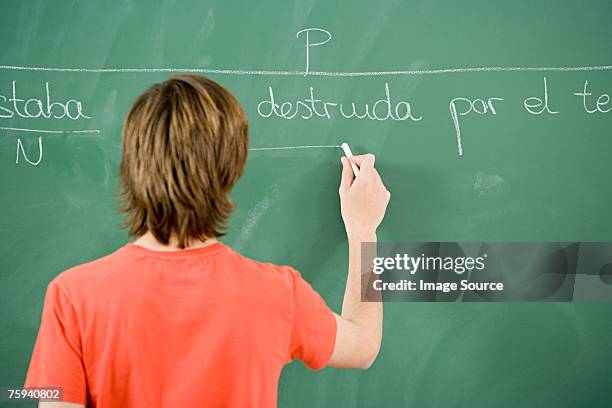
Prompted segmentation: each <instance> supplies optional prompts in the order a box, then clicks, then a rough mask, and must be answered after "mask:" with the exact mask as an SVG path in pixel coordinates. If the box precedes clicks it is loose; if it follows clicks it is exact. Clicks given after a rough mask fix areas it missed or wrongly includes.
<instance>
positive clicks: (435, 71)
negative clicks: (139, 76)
mask: <svg viewBox="0 0 612 408" xmlns="http://www.w3.org/2000/svg"><path fill="white" fill-rule="evenodd" d="M0 70H4V71H43V72H82V73H100V74H103V73H163V72H167V73H181V72H183V73H187V72H192V73H200V74H220V75H254V76H318V77H376V76H398V75H440V74H463V73H470V72H576V71H612V65H594V66H580V67H467V68H441V69H415V70H395V71H360V72H342V71H337V72H334V71H308V72H306V71H274V70H245V69H215V68H197V67H196V68H171V67H169V68H72V67H34V66H20V65H0Z"/></svg>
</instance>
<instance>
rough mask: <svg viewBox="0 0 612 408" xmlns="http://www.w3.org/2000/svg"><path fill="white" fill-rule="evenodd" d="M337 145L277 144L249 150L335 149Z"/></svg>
mask: <svg viewBox="0 0 612 408" xmlns="http://www.w3.org/2000/svg"><path fill="white" fill-rule="evenodd" d="M340 147H341V146H338V145H316V146H279V147H253V148H250V149H249V150H251V151H263V150H295V149H335V148H340Z"/></svg>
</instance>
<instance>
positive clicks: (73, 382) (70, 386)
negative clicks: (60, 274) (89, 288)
mask: <svg viewBox="0 0 612 408" xmlns="http://www.w3.org/2000/svg"><path fill="white" fill-rule="evenodd" d="M25 386H26V387H60V388H62V390H63V395H62V397H63V399H64V401H68V402H76V403H81V404H85V403H86V400H87V382H86V377H85V370H84V368H83V362H82V353H81V339H80V334H79V329H78V325H77V319H76V313H75V310H74V307H73V305H72V303H71V302H70V300H69V299H68V297H67V295H66V294H65V293H64V292H63V291H62V289H61V287H60V286H59V285H58V284H57V283H55V282H51V283H50V284H49V286H48V287H47V294H46V296H45V303H44V306H43V312H42V319H41V323H40V329H39V331H38V338H37V339H36V344H35V346H34V352H33V353H32V358H31V359H30V367H29V369H28V374H27V377H26V382H25Z"/></svg>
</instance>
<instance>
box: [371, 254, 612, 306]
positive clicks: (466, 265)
mask: <svg viewBox="0 0 612 408" xmlns="http://www.w3.org/2000/svg"><path fill="white" fill-rule="evenodd" d="M361 255H362V263H361V265H362V270H361V272H362V300H363V301H369V302H372V301H374V302H375V301H405V302H411V301H412V302H413V301H418V302H455V301H472V302H473V301H556V302H559V301H608V302H609V301H612V243H478V242H469V243H459V242H425V243H364V244H362V254H361Z"/></svg>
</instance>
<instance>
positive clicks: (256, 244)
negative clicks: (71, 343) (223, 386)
mask: <svg viewBox="0 0 612 408" xmlns="http://www.w3.org/2000/svg"><path fill="white" fill-rule="evenodd" d="M0 7H1V10H2V12H0V35H1V38H2V52H1V53H0V65H1V66H0V95H2V96H0V107H2V108H4V109H0V128H1V129H0V136H1V137H0V189H1V191H2V194H1V197H2V198H1V199H2V211H1V212H0V228H1V235H0V236H1V242H2V244H1V245H0V259H1V265H2V266H1V274H0V279H1V282H2V285H0V306H1V307H0V332H1V333H2V335H1V338H0V360H1V361H2V369H1V370H0V386H18V385H20V384H21V382H22V381H23V379H24V376H25V371H26V367H27V364H28V360H29V355H30V353H31V350H32V346H33V342H34V340H35V335H36V331H37V328H38V322H39V318H40V311H41V306H42V300H43V294H44V290H45V287H46V285H47V283H48V282H49V281H50V280H51V279H52V278H53V277H54V276H56V275H57V274H58V273H60V272H61V271H63V270H65V269H66V268H68V267H71V266H73V265H76V264H78V263H81V262H85V261H88V260H91V259H95V258H97V257H100V256H102V255H104V254H107V253H109V252H110V251H112V250H114V249H116V248H118V247H120V246H121V245H123V244H124V243H125V242H126V241H127V240H128V237H127V235H126V233H125V231H123V230H121V229H120V228H119V226H118V225H119V223H120V220H121V218H120V215H119V214H118V212H117V200H116V195H115V194H116V191H117V177H116V176H117V167H118V161H119V158H120V134H121V125H122V120H123V118H124V115H125V113H126V111H127V109H128V108H129V106H130V104H131V103H132V101H133V100H134V98H135V97H136V96H137V95H138V94H140V93H141V92H142V91H143V90H144V89H146V88H147V87H148V86H149V85H151V84H152V83H155V82H159V81H163V80H164V79H166V78H168V77H170V76H171V75H173V74H175V73H178V72H196V73H202V74H206V75H208V76H210V77H211V78H213V79H215V80H217V81H219V82H221V83H223V84H224V85H225V86H227V87H228V88H229V89H230V90H231V91H232V92H234V93H235V94H236V95H237V96H238V97H239V99H240V100H241V101H242V103H243V105H244V107H245V109H246V111H247V113H248V116H249V119H250V124H251V141H252V142H251V147H252V148H253V149H268V148H278V147H297V146H337V145H339V144H340V143H341V142H344V141H347V142H349V143H350V144H351V146H352V148H353V151H354V152H356V153H360V152H372V153H374V154H376V155H377V163H378V166H379V169H380V172H381V174H382V175H383V178H384V180H385V182H386V183H387V184H388V187H389V189H390V191H391V192H392V201H391V204H390V206H389V209H388V214H387V217H386V219H385V221H384V222H383V225H382V226H381V229H380V233H379V238H380V239H381V240H383V241H390V242H393V241H419V242H422V241H467V242H469V241H478V242H482V241H493V242H495V241H501V242H548V241H567V242H580V241H601V242H606V241H610V240H611V239H612V217H611V216H610V203H611V202H612V182H611V181H610V177H609V174H610V157H611V152H612V134H611V129H612V112H610V113H607V110H609V109H610V108H611V107H612V104H610V103H607V104H606V103H605V102H606V98H607V100H608V101H609V97H606V96H604V95H608V94H609V93H610V92H612V66H610V64H612V49H611V47H610V41H609V38H610V33H609V28H610V18H611V17H612V4H611V3H610V2H608V1H604V0H600V1H595V0H593V1H588V2H579V1H552V0H547V1H539V2H531V1H525V0H518V1H514V2H491V1H484V0H478V1H463V2H454V1H447V0H439V1H425V0H420V1H380V2H367V1H361V0H358V1H351V2H326V1H306V2H288V1H277V2H272V1H270V2H234V1H183V2H179V1H169V0H166V1H159V2H155V1H150V0H148V1H130V2H113V3H110V4H109V3H107V2H102V1H95V2H92V1H90V2H72V1H54V2H48V1H43V0H39V1H29V2H11V3H10V4H9V3H5V4H3V5H2V6H0ZM302 30H309V31H302ZM307 34H308V35H309V44H310V46H305V45H308V44H306V36H307ZM318 43H323V44H318ZM317 44H318V45H317ZM307 53H308V59H307ZM311 87H312V92H313V94H312V95H311V93H310V92H311ZM545 87H546V88H545ZM270 90H272V92H273V95H274V98H275V103H277V104H278V105H279V107H278V111H279V112H280V113H278V112H277V113H273V112H270V111H271V109H270V107H271V104H270V103H266V101H270ZM387 90H388V95H389V101H390V102H389V103H390V104H391V105H390V109H388V110H386V109H387V102H386V101H385V100H386V97H387ZM587 94H591V95H587ZM47 97H48V98H49V100H47ZM456 98H459V99H456ZM11 99H23V100H22V101H11ZM30 99H33V100H34V101H32V102H28V100H30ZM308 99H312V100H315V99H316V100H320V101H321V102H316V103H317V104H319V106H318V109H320V110H319V111H318V113H317V112H312V111H311V112H310V114H311V115H310V117H309V113H308V112H309V111H308V108H306V107H305V106H308V104H309V103H310V102H305V101H307V100H308ZM501 99H503V100H501ZM37 100H38V101H40V104H39V102H37ZM379 100H383V102H382V103H380V104H378V105H377V110H376V113H373V112H372V111H371V110H372V109H373V108H374V104H376V102H377V101H379ZM298 101H301V103H298ZM402 101H403V102H404V103H403V104H400V106H399V108H397V106H398V103H400V102H402ZM598 101H599V105H597V103H598ZM286 102H290V103H292V105H291V106H290V105H285V108H282V107H281V106H282V105H281V104H284V103H286ZM325 102H327V103H328V104H329V105H327V108H328V109H329V110H330V112H329V115H327V113H326V112H325V111H324V110H321V109H323V108H324V107H325V106H323V108H322V107H321V105H320V104H324V103H325ZM15 103H16V104H17V105H18V106H17V108H15ZM26 103H27V104H28V106H27V108H26V107H25V105H26ZM53 103H56V104H55V105H52V108H51V109H50V110H49V105H51V104H53ZM312 103H315V102H312ZM334 103H335V104H337V105H332V104H334ZM352 103H354V104H355V107H356V110H357V111H358V112H359V113H360V114H363V113H364V109H365V104H368V106H369V108H368V109H370V111H369V113H370V115H371V116H372V117H365V118H363V119H359V118H357V117H350V118H348V117H346V116H350V112H351V109H352ZM339 104H343V108H344V113H345V114H346V115H344V114H343V113H342V112H340V111H339ZM407 104H409V106H410V107H409V109H410V112H411V115H412V116H411V118H409V119H407V120H399V119H400V116H402V115H404V116H405V114H406V112H407V109H408V105H407ZM296 107H297V108H299V110H298V111H296V113H295V115H294V116H293V117H292V118H289V117H288V116H291V114H292V113H291V111H290V109H295V108H296ZM396 108H397V109H398V110H397V111H396ZM266 109H268V110H266ZM282 109H285V111H282ZM311 109H312V105H311ZM18 111H19V112H18ZM389 111H391V114H389ZM453 111H454V114H453ZM468 111H470V112H469V113H467V112H468ZM283 112H285V113H283ZM268 114H269V115H268ZM321 114H322V115H321ZM388 114H389V115H388ZM266 115H267V116H266ZM28 116H38V117H28ZM45 116H50V117H49V118H46V117H45ZM54 116H55V117H54ZM282 116H285V117H282ZM393 116H395V117H393ZM454 119H455V120H454ZM41 152H42V154H41ZM340 155H341V151H340V149H338V148H334V147H313V148H299V149H295V148H294V149H274V150H252V151H251V152H250V154H249V160H248V163H247V168H246V170H245V175H244V177H243V178H242V180H241V181H240V182H239V184H238V186H237V187H236V189H235V191H234V193H233V198H234V201H235V202H236V203H237V206H238V207H237V210H236V212H235V213H234V215H233V218H232V220H231V224H230V233H229V235H228V236H227V237H226V238H225V239H224V241H225V242H226V243H228V244H229V245H231V246H232V247H233V248H234V249H236V250H237V251H240V252H242V253H243V254H245V255H247V256H251V257H254V258H256V259H260V260H264V261H270V262H276V263H281V264H290V265H292V266H294V267H296V268H297V269H298V270H300V271H301V272H302V274H303V275H304V276H305V277H306V278H307V279H308V280H309V281H310V282H311V283H312V284H313V286H314V287H315V288H316V289H317V290H319V291H320V292H321V293H322V295H323V296H324V297H325V298H326V299H327V300H328V302H329V304H330V306H332V307H333V308H334V309H335V310H339V308H340V305H341V298H342V293H343V288H344V282H345V274H346V266H347V265H346V254H347V247H346V243H345V238H344V232H343V226H342V222H341V219H340V213H339V203H338V197H337V187H338V182H339V173H340V166H339V158H340ZM610 312H611V309H610V305H609V304H605V303H546V304H545V303H450V304H429V303H393V304H388V305H386V308H385V329H384V344H383V347H382V350H381V354H380V356H379V358H378V360H377V361H376V363H375V365H374V366H373V367H372V368H371V369H370V370H368V371H366V372H355V371H342V370H334V369H326V370H323V371H321V372H317V373H311V372H308V370H307V369H306V368H305V367H304V366H303V365H301V364H300V363H293V364H291V365H289V366H288V367H287V368H286V369H285V370H284V372H283V374H282V377H281V383H280V386H279V395H280V398H279V405H280V406H285V407H299V406H304V407H310V406H338V407H343V406H383V405H384V404H388V405H389V406H414V407H430V406H445V407H446V406H457V407H459V406H461V407H463V406H470V407H490V406H496V407H515V406H522V407H527V406H534V407H540V406H555V407H562V406H609V404H610V402H611V399H612V391H611V390H612V382H611V381H612V376H610V361H611V358H612V352H611V350H610V338H612V337H611V336H612V325H610ZM19 406H23V405H19Z"/></svg>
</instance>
